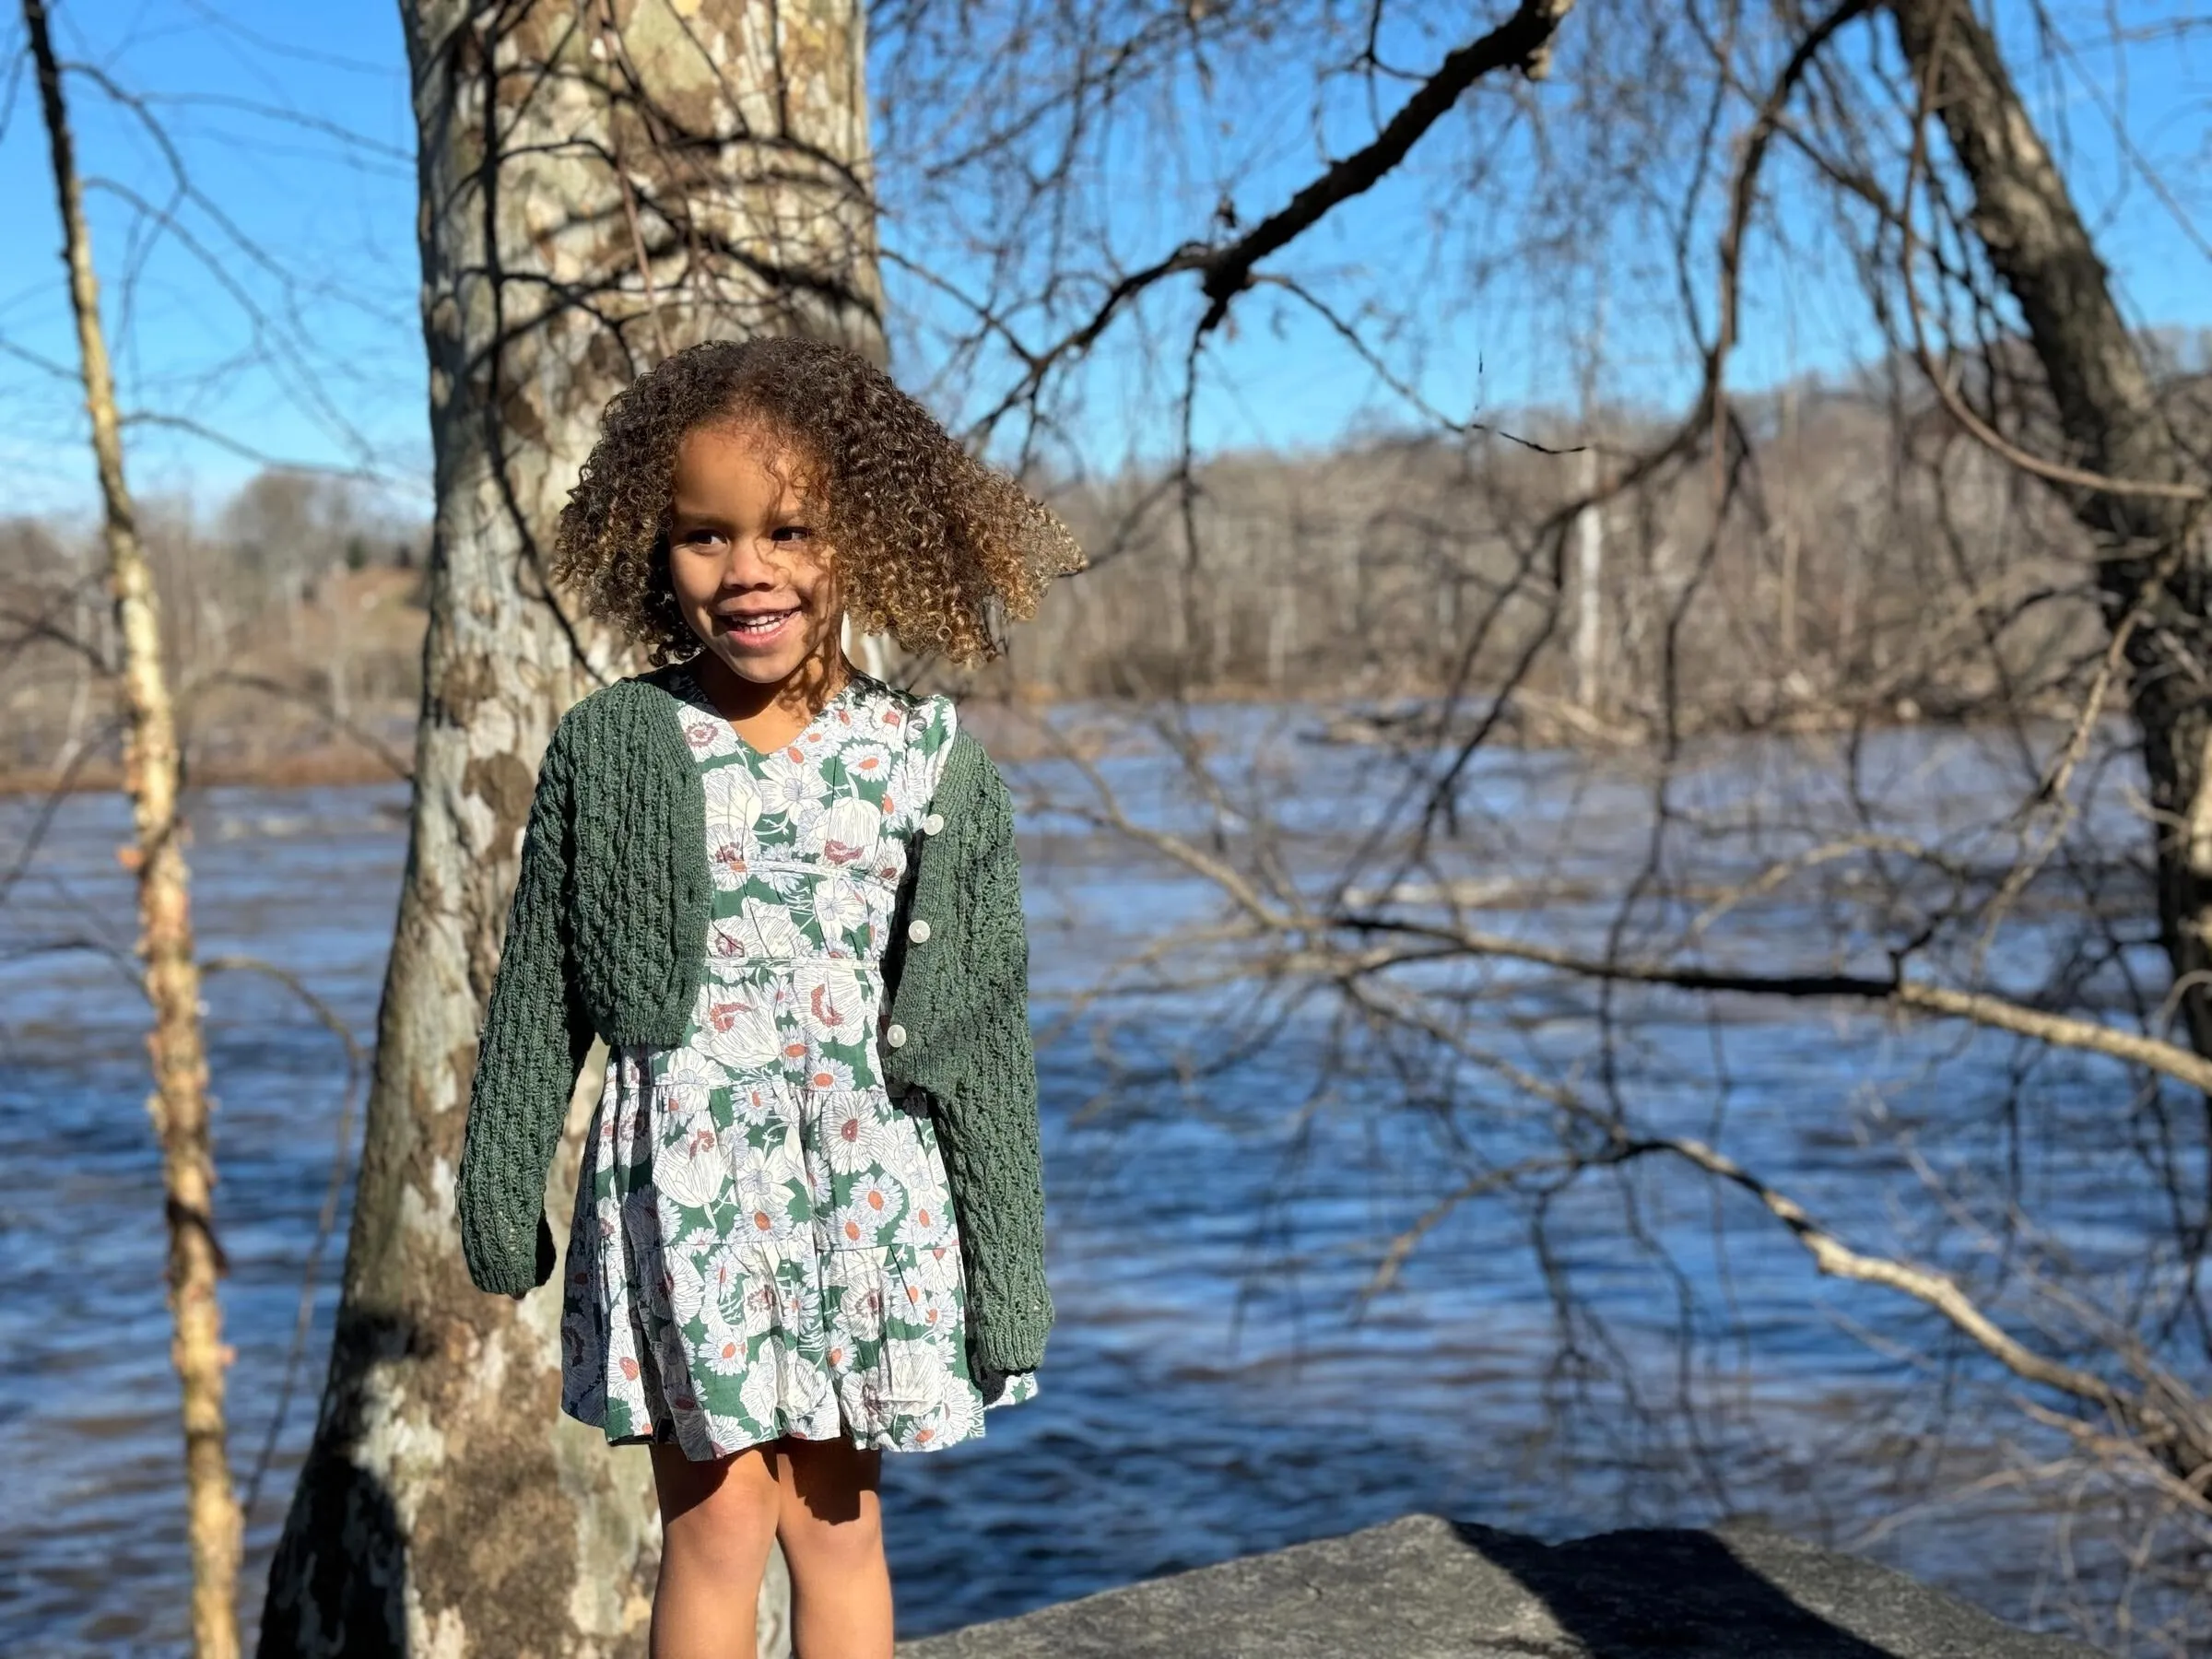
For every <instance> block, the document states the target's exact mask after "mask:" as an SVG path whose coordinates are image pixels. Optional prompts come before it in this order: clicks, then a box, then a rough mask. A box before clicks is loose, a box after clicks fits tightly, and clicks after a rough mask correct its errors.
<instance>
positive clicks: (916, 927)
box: [906, 916, 929, 945]
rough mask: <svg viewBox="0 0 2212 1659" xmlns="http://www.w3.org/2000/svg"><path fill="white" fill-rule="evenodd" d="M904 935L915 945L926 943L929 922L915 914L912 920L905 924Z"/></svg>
mask: <svg viewBox="0 0 2212 1659" xmlns="http://www.w3.org/2000/svg"><path fill="white" fill-rule="evenodd" d="M906 936H907V937H908V938H910V939H912V941H913V942H914V943H915V944H917V945H926V944H928V943H929V924H928V923H926V922H924V921H923V920H922V918H921V917H919V916H916V917H915V918H914V919H913V920H912V922H910V923H908V924H907V927H906Z"/></svg>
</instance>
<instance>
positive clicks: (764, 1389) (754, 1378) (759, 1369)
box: [737, 1365, 783, 1434]
mask: <svg viewBox="0 0 2212 1659" xmlns="http://www.w3.org/2000/svg"><path fill="white" fill-rule="evenodd" d="M782 1393H783V1391H782V1379H781V1378H779V1377H778V1376H777V1374H776V1368H775V1367H774V1366H773V1365H756V1366H753V1367H752V1368H750V1369H749V1370H748V1371H747V1372H746V1373H745V1381H744V1382H742V1383H741V1384H740V1385H739V1387H738V1391H737V1406H738V1409H739V1410H740V1411H742V1412H744V1413H745V1415H746V1416H747V1418H751V1419H752V1421H754V1422H755V1423H758V1424H759V1426H760V1428H761V1430H762V1431H763V1432H766V1433H770V1434H773V1433H774V1432H775V1428H776V1417H777V1415H778V1414H777V1411H776V1407H777V1405H778V1404H779V1403H780V1401H781V1400H782Z"/></svg>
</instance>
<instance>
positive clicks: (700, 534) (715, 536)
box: [676, 524, 722, 547]
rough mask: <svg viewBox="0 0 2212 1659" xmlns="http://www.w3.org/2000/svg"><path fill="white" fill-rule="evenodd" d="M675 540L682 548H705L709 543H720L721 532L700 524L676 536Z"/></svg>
mask: <svg viewBox="0 0 2212 1659" xmlns="http://www.w3.org/2000/svg"><path fill="white" fill-rule="evenodd" d="M676 539H677V542H678V543H680V544H681V545H682V546H684V547H705V546H706V545H707V544H709V543H710V542H717V541H720V540H721V539H722V532H721V531H719V530H716V529H713V528H712V527H711V526H709V525H706V524H700V525H698V526H696V527H694V528H692V529H689V530H686V531H684V532H682V533H681V534H680V535H677V538H676Z"/></svg>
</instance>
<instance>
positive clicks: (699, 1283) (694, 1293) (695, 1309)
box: [662, 1251, 707, 1324]
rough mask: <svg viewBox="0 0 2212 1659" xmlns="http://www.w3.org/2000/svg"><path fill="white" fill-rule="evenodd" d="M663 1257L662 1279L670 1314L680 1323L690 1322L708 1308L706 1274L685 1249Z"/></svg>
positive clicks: (670, 1316) (669, 1315)
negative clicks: (664, 1270)
mask: <svg viewBox="0 0 2212 1659" xmlns="http://www.w3.org/2000/svg"><path fill="white" fill-rule="evenodd" d="M662 1260H663V1262H664V1263H665V1266H666V1272H665V1275H664V1276H663V1283H665V1285H666V1286H667V1295H668V1307H667V1312H668V1317H669V1318H671V1319H673V1320H675V1321H676V1322H677V1324H690V1323H691V1322H692V1321H693V1320H695V1319H697V1318H698V1317H699V1316H700V1313H701V1312H704V1311H705V1309H706V1305H707V1276H706V1275H705V1274H704V1273H703V1272H701V1271H700V1265H699V1263H698V1262H697V1261H696V1260H694V1259H693V1258H692V1257H691V1255H690V1254H688V1253H686V1252H682V1251H676V1252H672V1253H669V1254H667V1255H665V1256H664V1257H663V1258H662Z"/></svg>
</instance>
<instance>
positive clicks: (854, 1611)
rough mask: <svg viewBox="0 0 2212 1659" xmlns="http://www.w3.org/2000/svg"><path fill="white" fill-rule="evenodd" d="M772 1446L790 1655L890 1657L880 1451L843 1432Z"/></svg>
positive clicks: (818, 1658) (830, 1658) (813, 1658)
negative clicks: (786, 1571) (787, 1587)
mask: <svg viewBox="0 0 2212 1659" xmlns="http://www.w3.org/2000/svg"><path fill="white" fill-rule="evenodd" d="M775 1452H776V1456H775V1458H774V1460H773V1461H774V1465H775V1478H776V1485H777V1488H778V1490H779V1494H780V1499H781V1505H780V1508H779V1512H778V1520H777V1531H778V1533H779V1534H780V1535H781V1536H782V1540H783V1560H784V1563H785V1565H787V1566H788V1567H789V1568H790V1569H791V1629H792V1646H793V1648H794V1650H795V1651H796V1659H891V1572H890V1568H889V1567H888V1565H886V1564H885V1561H884V1559H883V1509H882V1505H881V1501H880V1499H879V1496H878V1493H877V1481H878V1479H879V1477H880V1476H881V1473H882V1468H883V1453H880V1452H863V1451H861V1450H859V1449H858V1448H857V1447H855V1446H854V1445H853V1443H852V1442H851V1441H846V1440H842V1439H839V1440H833V1441H803V1440H792V1439H789V1438H786V1439H783V1440H780V1441H777V1442H776V1445H775ZM754 1583H756V1584H757V1583H759V1576H758V1574H756V1575H755V1579H754ZM655 1659H659V1655H657V1654H656V1655H655Z"/></svg>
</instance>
